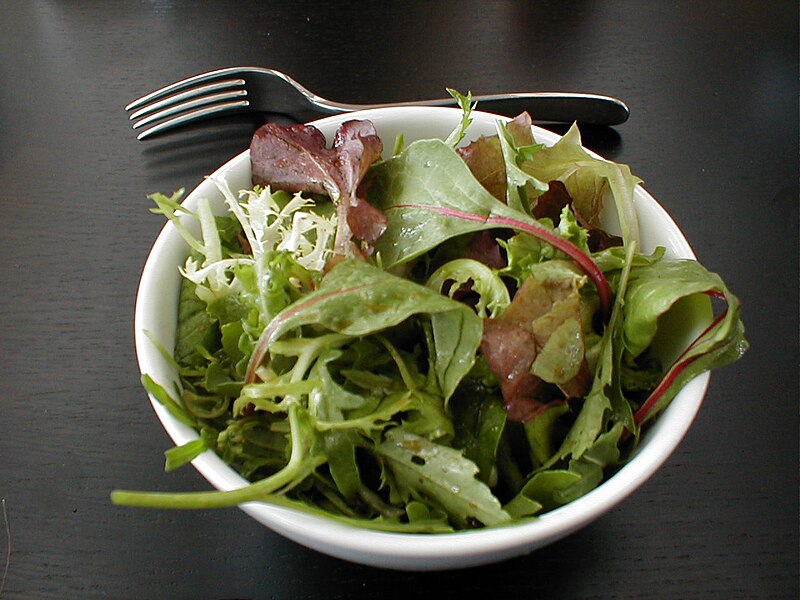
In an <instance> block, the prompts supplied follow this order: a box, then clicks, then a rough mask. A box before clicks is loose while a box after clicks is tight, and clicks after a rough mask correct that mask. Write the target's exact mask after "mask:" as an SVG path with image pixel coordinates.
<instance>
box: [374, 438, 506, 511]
mask: <svg viewBox="0 0 800 600" xmlns="http://www.w3.org/2000/svg"><path fill="white" fill-rule="evenodd" d="M376 452H377V453H378V454H379V455H380V456H382V457H383V458H385V459H386V460H387V461H388V462H389V464H390V465H391V468H392V471H393V472H394V474H395V476H396V477H398V478H399V479H401V480H402V482H403V484H404V485H405V486H407V487H408V488H409V489H413V490H416V491H418V492H420V493H422V494H423V495H426V496H430V497H431V498H433V499H435V500H436V501H437V502H439V503H440V504H441V505H442V506H444V507H445V508H446V509H447V510H448V512H449V513H450V514H451V515H453V517H454V518H455V519H456V520H457V521H459V522H460V523H461V524H462V525H463V524H467V523H468V522H469V520H470V519H471V518H472V519H477V520H478V521H480V522H481V523H483V524H484V525H487V526H492V525H500V524H503V523H507V522H509V521H510V520H511V517H510V516H509V515H508V513H506V512H505V511H504V510H503V509H502V507H501V506H500V502H499V501H498V500H497V498H496V497H495V496H494V495H493V494H492V493H491V491H490V490H489V488H488V487H487V486H486V485H485V484H484V483H483V482H481V481H480V480H478V479H476V478H475V475H476V473H477V472H478V467H477V466H476V465H475V463H473V462H472V461H471V460H468V459H466V458H464V457H463V456H462V455H461V453H460V452H459V451H458V450H455V449H453V448H450V447H448V446H442V445H440V444H436V443H433V442H431V441H429V440H427V439H425V438H423V437H420V436H417V435H414V434H411V433H408V432H405V431H403V429H402V428H395V429H391V430H389V431H387V432H386V439H385V441H384V442H383V443H382V444H381V445H379V446H378V447H377V448H376Z"/></svg>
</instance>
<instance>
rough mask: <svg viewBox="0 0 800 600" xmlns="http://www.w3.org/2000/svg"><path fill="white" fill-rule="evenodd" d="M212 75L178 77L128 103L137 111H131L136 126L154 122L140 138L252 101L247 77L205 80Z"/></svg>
mask: <svg viewBox="0 0 800 600" xmlns="http://www.w3.org/2000/svg"><path fill="white" fill-rule="evenodd" d="M208 75H209V74H204V75H199V76H196V77H190V78H188V79H184V80H182V81H178V82H176V83H173V84H170V85H168V86H165V87H163V88H161V89H159V90H156V91H154V92H151V93H149V94H147V95H145V96H142V97H141V98H139V99H137V100H134V101H133V102H131V103H130V104H128V106H126V107H125V110H133V111H134V112H132V113H131V115H130V120H131V121H133V122H134V123H133V129H140V128H142V127H146V126H148V125H152V127H150V128H149V129H146V130H145V131H143V132H141V133H140V134H139V135H138V136H137V138H138V139H140V140H142V139H145V138H147V137H149V136H152V135H155V134H156V133H158V132H160V131H164V130H166V129H172V128H174V127H177V126H179V125H183V124H186V123H190V122H192V121H195V120H199V119H203V118H205V117H208V116H211V115H214V114H217V113H221V112H225V111H232V110H242V109H246V108H247V107H248V106H249V105H250V103H249V101H248V100H247V90H246V89H245V87H244V86H245V80H244V79H241V78H235V79H225V80H222V81H214V82H212V83H203V82H205V81H208V79H209V77H208ZM198 84H200V85H198Z"/></svg>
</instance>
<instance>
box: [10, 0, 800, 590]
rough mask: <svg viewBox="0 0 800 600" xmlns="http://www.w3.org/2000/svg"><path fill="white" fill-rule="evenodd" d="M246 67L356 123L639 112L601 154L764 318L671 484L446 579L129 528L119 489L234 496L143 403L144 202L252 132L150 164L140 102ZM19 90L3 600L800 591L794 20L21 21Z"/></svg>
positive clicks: (503, 12) (58, 6)
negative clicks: (481, 112) (521, 108)
mask: <svg viewBox="0 0 800 600" xmlns="http://www.w3.org/2000/svg"><path fill="white" fill-rule="evenodd" d="M243 64H248V65H249V64H252V65H264V66H270V67H274V68H278V69H281V70H284V71H285V72H287V73H290V74H292V75H293V76H294V77H295V78H297V79H298V80H299V81H301V82H303V83H304V84H306V85H307V86H308V87H310V88H311V89H313V90H314V91H316V92H318V93H320V94H322V95H325V96H328V97H331V98H336V99H342V100H346V101H363V102H368V101H383V100H397V99H406V100H414V99H421V98H424V97H434V96H440V95H441V94H442V93H443V90H444V88H445V87H447V86H449V87H455V88H457V89H461V90H472V91H473V93H491V92H497V91H501V90H536V89H541V90H548V89H561V90H573V91H594V92H600V93H606V94H610V95H614V96H618V97H620V98H623V99H624V100H625V101H626V102H628V103H629V105H630V107H631V111H632V114H631V119H630V121H629V122H628V123H626V124H624V125H622V126H619V127H617V128H616V129H614V130H587V131H586V132H585V141H586V143H587V145H589V146H590V147H592V148H594V149H595V150H597V151H599V152H601V153H604V154H605V155H607V156H608V157H609V158H613V159H615V160H618V161H621V162H625V163H628V164H630V165H632V166H633V169H634V172H636V173H637V174H638V175H639V176H641V177H642V178H643V179H644V181H645V186H646V188H647V189H648V190H649V191H650V192H651V193H652V194H653V195H655V196H656V197H657V198H658V199H659V200H660V201H661V202H662V203H663V204H664V206H665V207H666V208H667V210H669V211H670V213H671V214H672V215H673V216H674V217H675V219H676V220H677V221H678V223H680V224H681V226H682V228H683V230H684V232H685V233H686V235H687V236H688V238H689V239H690V240H691V241H692V243H693V245H694V248H695V250H696V252H697V254H698V256H699V258H700V259H701V260H702V261H703V262H704V263H705V264H706V265H707V266H708V267H709V268H711V269H712V270H715V271H717V272H719V273H720V274H722V276H723V277H724V278H725V280H726V281H727V282H728V284H729V285H730V287H731V288H732V290H734V292H736V293H737V294H738V295H739V296H740V297H741V299H742V302H743V305H744V318H745V323H746V325H747V330H748V337H749V340H750V342H751V345H752V347H751V350H750V352H749V353H748V354H747V356H746V357H745V358H744V359H743V360H742V361H741V362H740V363H738V364H736V365H734V366H732V367H728V368H725V369H722V370H720V371H718V372H717V373H716V374H715V375H714V376H713V377H712V382H711V388H710V391H709V394H708V396H707V399H706V402H705V404H704V407H703V409H702V410H701V412H700V415H699V417H698V418H697V421H696V423H695V425H694V428H693V429H692V431H691V432H690V433H689V435H688V436H687V437H686V439H685V440H684V442H683V444H682V445H681V446H680V448H679V450H678V451H677V452H676V453H675V454H674V455H673V456H672V458H671V459H670V460H669V462H668V463H667V464H666V466H665V467H664V468H663V469H662V470H660V471H659V473H658V474H657V475H656V476H655V477H653V478H652V479H651V480H650V481H649V482H648V483H647V484H646V485H644V487H642V488H641V489H640V490H639V491H638V492H637V493H635V494H634V495H633V496H632V497H631V498H630V499H628V500H627V501H625V502H624V503H623V504H622V505H621V506H619V507H618V508H617V509H615V510H613V511H612V512H610V513H609V514H607V515H606V516H604V517H603V518H601V519H600V520H599V521H597V522H595V523H594V524H592V525H591V526H589V527H587V528H585V529H584V530H582V531H580V532H579V533H576V534H575V535H572V536H571V537H569V538H567V539H565V540H563V541H561V542H558V543H556V544H553V545H552V546H549V547H547V548H545V549H543V550H540V551H537V552H534V553H533V554H530V555H528V556H526V557H523V558H518V559H514V560H510V561H507V562H504V563H501V564H497V565H493V566H488V567H482V568H473V569H469V570H460V571H450V572H441V573H425V574H418V573H404V572H392V571H382V570H378V569H373V568H367V567H363V566H359V565H354V564H349V563H346V562H342V561H339V560H336V559H333V558H329V557H326V556H323V555H319V554H317V553H315V552H313V551H311V550H308V549H305V548H303V547H301V546H298V545H296V544H294V543H293V542H290V541H287V540H285V539H283V538H281V537H280V536H278V535H276V534H274V533H272V532H271V531H269V530H267V529H266V528H264V527H262V526H260V525H258V524H256V523H255V522H254V521H252V520H251V519H250V518H248V517H247V516H245V515H244V514H243V513H242V512H240V511H238V510H236V509H230V510H219V511H214V512H169V511H155V510H153V511H147V510H134V509H127V508H118V507H115V506H112V505H111V503H110V502H109V492H110V491H111V490H112V489H113V488H116V487H126V488H139V489H152V488H153V487H160V488H162V489H164V488H169V489H175V490H190V489H204V488H206V487H208V486H207V484H206V482H205V481H204V480H203V479H202V478H201V477H200V476H199V475H198V474H197V473H196V472H194V471H193V470H192V469H191V468H186V469H183V470H180V471H178V472H175V473H172V474H168V475H165V474H164V473H163V470H162V467H163V455H162V453H163V451H164V450H165V449H166V448H168V447H169V446H170V443H169V440H168V438H167V436H166V435H165V433H164V432H163V430H162V428H161V426H160V424H159V423H158V421H157V420H156V418H155V416H154V414H153V413H152V411H151V408H150V406H149V404H148V402H147V399H146V396H145V394H144V392H143V391H142V389H141V388H140V386H139V382H138V378H139V373H138V371H137V366H136V361H135V356H134V349H133V339H132V333H133V327H132V316H133V305H134V297H135V293H136V286H137V281H138V277H139V273H140V270H141V267H142V265H143V262H144V260H145V257H146V255H147V253H148V250H149V248H150V245H151V243H152V242H153V240H154V239H155V236H156V235H157V233H158V231H159V230H160V228H161V226H162V220H161V219H160V218H159V217H156V216H153V215H151V214H150V213H149V212H148V208H149V207H150V204H149V201H148V200H146V198H145V196H146V194H148V193H150V192H154V191H164V192H171V191H172V190H174V189H176V188H178V187H181V186H186V187H187V188H191V187H193V186H195V185H196V184H197V183H198V182H200V181H201V179H202V177H203V176H204V175H206V174H208V173H210V172H211V171H212V170H213V169H214V168H215V167H216V166H218V165H220V164H221V163H223V162H224V161H225V160H226V159H227V158H229V157H231V156H232V155H234V154H236V153H238V152H239V151H241V150H242V149H244V148H245V147H246V146H247V143H248V140H249V136H250V135H251V133H252V131H253V127H254V122H253V120H252V119H247V118H243V119H234V118H231V119H226V120H222V121H219V122H216V123H214V124H212V125H208V126H206V127H203V128H200V129H198V130H195V131H192V132H189V133H186V134H180V135H174V136H170V137H169V138H164V139H163V140H162V141H156V142H151V143H142V142H138V141H136V139H135V136H134V134H133V132H132V131H131V130H130V129H129V126H128V123H127V116H126V114H125V113H124V111H123V107H124V105H125V104H126V103H127V102H128V101H129V100H131V99H133V98H134V97H137V96H138V95H140V94H142V93H143V92H145V91H148V90H150V89H153V88H155V87H157V86H160V85H162V84H164V83H167V82H169V81H172V80H173V79H176V78H179V77H183V76H187V75H190V74H194V73H197V72H201V71H205V70H208V69H212V68H218V67H224V66H230V65H243ZM0 77H1V78H2V84H1V85H0V202H1V203H2V204H1V205H0V208H1V210H0V231H2V254H1V255H0V282H2V293H0V319H2V320H1V321H0V325H1V326H2V330H1V331H2V333H1V334H0V365H2V375H1V376H0V498H1V499H2V504H3V512H4V513H5V514H2V513H0V516H4V517H7V518H6V519H3V520H0V576H2V574H3V572H4V566H5V562H6V561H5V558H6V556H7V551H6V549H7V548H8V546H9V540H8V538H7V536H6V527H5V523H6V522H7V524H8V529H9V531H10V548H11V549H10V556H9V562H8V569H7V574H6V575H5V579H4V580H2V581H1V582H0V588H2V592H0V597H2V598H3V599H4V600H5V598H8V599H16V598H37V599H38V598H81V599H86V598H136V599H139V598H141V599H145V598H146V599H160V598H164V599H180V598H326V599H334V598H362V597H363V598H392V597H402V598H408V597H423V598H424V597H429V596H430V597H437V598H449V597H465V596H466V594H468V593H469V594H471V596H472V595H474V596H475V597H479V598H514V597H519V598H539V597H541V598H570V599H579V598H682V599H685V598H697V599H704V600H705V599H708V598H797V597H798V344H797V341H798V340H797V335H798V269H797V267H798V79H797V77H798V6H797V2H793V1H785V2H783V1H775V0H773V1H768V2H750V1H728V0H719V1H689V0H685V1H670V2H644V1H641V2H639V1H635V0H630V1H615V2H589V1H584V2H579V1H564V2H557V1H536V2H533V1H531V2H416V1H414V2H396V3H387V2H382V3H378V2H374V3H363V4H359V3H356V2H344V1H343V2H324V3H323V2H314V1H310V0H309V1H289V0H286V1H271V2H255V1H252V2H218V3H211V2H179V1H169V0H152V1H143V0H140V1H128V2H118V1H114V2H106V1H99V0H97V1H85V2H58V1H45V0H41V1H27V2H26V1H12V0H8V1H4V2H2V3H0ZM534 116H535V115H534ZM471 596H470V597H471Z"/></svg>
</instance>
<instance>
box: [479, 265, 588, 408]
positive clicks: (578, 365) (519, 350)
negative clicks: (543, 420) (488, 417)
mask: <svg viewBox="0 0 800 600" xmlns="http://www.w3.org/2000/svg"><path fill="white" fill-rule="evenodd" d="M577 282H578V278H576V277H574V276H570V277H568V278H563V279H547V280H543V281H540V280H539V279H537V278H536V277H529V278H528V279H527V280H526V281H525V283H524V284H523V285H522V287H521V288H520V289H519V290H518V291H517V293H516V295H515V296H514V299H513V300H512V301H511V304H509V306H508V308H507V309H506V310H505V311H504V312H503V313H502V314H501V315H500V316H499V317H497V318H496V319H487V320H486V321H485V323H484V334H483V339H482V340H481V352H482V353H483V356H484V357H485V359H486V362H487V364H488V365H489V368H490V370H491V371H492V372H493V373H494V374H495V376H497V378H498V380H499V381H500V389H501V390H502V393H503V399H504V405H505V408H506V411H507V412H508V415H509V418H510V419H512V420H515V421H522V422H527V421H530V420H531V419H533V418H534V417H536V416H538V415H540V414H542V413H543V412H544V411H546V410H547V409H548V408H550V407H552V406H555V405H558V404H562V403H563V402H564V401H565V400H566V398H570V397H581V396H583V395H584V394H585V393H586V391H587V390H588V385H589V380H590V379H591V377H590V374H589V371H588V367H587V365H586V360H585V357H584V346H585V344H584V339H583V331H582V328H581V325H580V324H581V306H580V294H579V291H578V287H577ZM547 383H549V384H553V385H555V386H557V387H558V388H559V389H560V390H561V393H562V396H561V397H556V398H554V397H553V388H552V386H548V385H546V384H547Z"/></svg>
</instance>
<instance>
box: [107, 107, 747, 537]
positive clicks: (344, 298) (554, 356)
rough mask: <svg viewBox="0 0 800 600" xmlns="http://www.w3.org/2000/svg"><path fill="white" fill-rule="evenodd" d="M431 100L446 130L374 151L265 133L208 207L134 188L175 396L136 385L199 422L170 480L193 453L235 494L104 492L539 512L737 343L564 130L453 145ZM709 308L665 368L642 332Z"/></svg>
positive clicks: (365, 144) (527, 122)
mask: <svg viewBox="0 0 800 600" xmlns="http://www.w3.org/2000/svg"><path fill="white" fill-rule="evenodd" d="M451 93H452V94H453V95H454V97H456V99H457V100H458V101H459V104H460V106H461V109H462V119H461V122H460V124H459V125H458V126H457V127H456V129H455V130H454V131H453V132H452V133H451V134H450V136H449V137H448V138H447V139H444V140H440V139H424V140H419V141H415V142H413V143H410V144H405V142H404V140H403V138H402V136H401V137H399V138H398V139H397V140H395V141H394V147H393V149H392V150H391V152H385V148H384V140H381V139H380V137H379V136H378V135H377V133H376V131H375V128H374V126H373V125H372V123H370V122H369V121H364V120H351V121H347V122H345V123H343V124H342V125H341V127H340V128H339V130H338V131H337V132H336V135H335V136H334V139H333V140H332V143H331V144H330V145H328V143H327V140H326V139H325V137H324V136H323V135H322V133H321V132H320V131H319V130H317V129H316V128H315V127H313V126H311V125H293V126H280V125H276V124H271V123H268V124H266V125H264V126H263V127H261V128H260V129H259V130H257V131H256V133H255V134H254V136H253V139H252V142H251V146H250V161H251V166H252V187H251V188H250V189H244V190H232V189H230V187H229V186H228V183H227V182H226V181H225V180H224V179H218V180H214V183H215V184H216V185H217V187H218V188H219V191H220V193H221V195H222V196H223V198H224V204H225V207H226V212H225V214H216V213H215V212H214V211H213V210H212V206H211V203H210V202H209V201H207V200H206V201H204V200H201V201H200V202H198V204H197V206H196V209H195V210H191V211H190V210H189V209H188V208H186V207H185V206H183V205H181V203H180V202H181V198H182V194H183V191H182V190H180V191H178V192H176V193H174V194H172V195H164V194H153V195H151V198H152V200H153V201H154V202H155V205H156V206H155V208H154V209H152V210H153V212H155V213H157V214H161V215H164V216H165V217H166V218H167V219H169V220H170V221H171V222H172V223H173V224H174V225H175V227H176V228H177V230H178V231H179V232H180V234H181V235H182V236H183V237H184V239H185V240H186V243H187V244H188V247H189V256H188V258H187V259H186V262H185V265H184V266H183V268H182V269H181V272H182V275H183V278H182V286H181V291H180V298H179V300H178V302H179V306H178V326H177V334H176V343H175V347H174V348H163V347H160V348H159V350H160V351H161V352H162V354H163V355H164V356H165V357H166V358H167V360H169V361H170V363H171V364H173V366H174V368H175V369H176V371H177V372H178V374H179V377H180V385H179V386H175V387H174V389H173V387H171V386H165V385H162V384H161V383H159V382H156V381H155V380H153V379H152V378H151V377H150V376H149V375H148V374H146V373H145V374H143V376H142V382H143V384H144V386H145V388H146V389H147V390H148V392H149V393H150V394H151V395H152V396H153V397H154V398H156V399H157V400H158V401H159V402H160V403H161V404H163V405H164V406H165V407H166V409H167V410H169V411H170V413H171V414H172V415H173V416H174V417H175V418H177V419H178V420H180V421H181V422H183V423H185V424H187V425H189V426H191V427H193V428H194V429H196V430H197V432H198V434H199V436H198V438H197V439H195V440H192V441H190V442H189V443H187V444H184V445H182V446H179V447H175V448H172V449H170V450H168V451H167V452H166V469H167V470H172V469H175V468H178V467H180V466H182V465H184V464H186V463H188V462H190V461H191V460H193V459H194V458H196V457H197V456H199V455H200V454H201V453H203V452H206V451H213V452H216V453H217V454H218V455H219V456H220V457H221V458H222V459H223V460H224V461H225V462H226V463H228V464H229V465H231V466H232V467H233V468H234V469H235V470H236V471H238V472H239V473H241V474H242V475H243V476H244V477H245V478H246V479H248V480H249V481H250V482H251V483H250V484H249V485H247V486H245V487H242V488H240V489H236V490H232V491H208V492H189V493H159V492H139V491H125V490H117V491H114V492H113V493H112V500H113V501H114V502H115V503H118V504H122V505H131V506H151V507H167V508H209V507H223V506H234V505H238V504H241V503H243V502H250V501H262V502H268V503H274V504H278V505H282V506H290V507H293V508H296V509H299V510H302V511H306V512H311V513H314V514H321V515H326V516H328V517H330V518H334V519H337V520H340V521H343V522H346V523H350V524H354V525H357V526H360V527H366V528H373V529H380V530H385V531H401V532H420V533H438V532H449V531H456V530H465V529H473V528H480V527H494V526H502V525H505V524H509V523H513V522H516V521H519V520H522V519H529V518H536V517H537V516H538V515H541V514H542V513H544V512H546V511H549V510H552V509H554V508H557V507H559V506H562V505H564V504H566V503H568V502H570V501H572V500H574V499H576V498H578V497H580V496H582V495H584V494H586V493H587V492H589V491H590V490H592V489H593V488H595V487H596V486H597V485H599V484H600V483H601V482H602V481H604V480H605V479H606V478H607V477H609V476H610V475H611V474H612V473H613V472H614V470H615V469H618V468H619V467H620V466H621V465H623V464H624V463H625V461H626V460H627V459H628V457H629V456H630V454H631V452H632V451H633V450H634V449H635V447H636V445H637V443H638V441H639V437H640V434H641V432H642V430H643V428H646V427H647V426H648V423H650V422H651V421H652V420H653V419H654V418H656V417H657V415H658V414H659V413H660V412H661V411H662V410H663V409H664V408H665V407H666V406H667V404H668V403H669V402H670V400H671V399H672V398H673V397H674V396H675V394H676V393H677V392H678V391H679V390H680V388H681V387H682V385H683V384H685V383H686V382H688V381H689V380H690V379H692V378H693V377H695V376H696V375H698V374H699V373H701V372H703V371H706V370H708V369H711V368H713V367H717V366H721V365H724V364H727V363H730V362H733V361H735V360H736V359H738V358H739V357H740V356H741V355H742V354H743V353H744V352H745V350H746V348H747V342H746V340H745V337H744V328H743V325H742V322H741V320H740V318H739V302H738V300H737V298H736V297H735V296H734V295H733V294H732V293H731V292H730V291H729V290H728V289H727V287H726V286H725V284H724V283H723V281H722V280H721V279H720V277H719V276H718V275H716V274H714V273H711V272H709V271H707V270H706V269H705V268H704V267H703V266H702V265H700V264H699V263H698V262H696V261H693V260H688V259H671V258H667V257H666V256H665V251H664V249H663V248H659V249H656V250H655V251H654V252H652V253H650V254H645V253H642V252H640V250H639V246H640V241H639V233H638V223H637V213H636V210H635V208H634V203H633V191H634V188H635V186H636V185H638V184H639V183H640V180H639V179H638V178H637V177H635V176H634V175H633V174H632V173H631V171H630V169H629V168H628V167H627V166H625V165H621V164H618V163H614V162H610V161H607V160H603V159H600V158H597V157H595V156H593V155H591V154H589V153H587V152H586V151H585V150H584V149H583V148H582V146H581V139H580V133H579V131H578V128H577V126H575V125H573V127H572V128H571V129H570V130H569V131H568V133H567V134H566V135H565V136H563V138H561V139H560V140H559V141H558V142H557V143H555V144H554V145H552V146H549V147H546V146H544V145H542V144H538V143H536V140H535V139H534V137H533V133H532V131H533V130H532V123H531V119H530V117H529V116H528V115H527V114H526V113H523V114H521V115H519V116H518V117H516V118H515V119H513V120H510V121H505V120H499V121H498V122H497V124H496V127H497V133H496V135H492V136H484V137H480V138H478V139H476V140H474V141H471V142H469V143H467V142H466V141H465V137H466V135H467V133H468V130H469V126H470V123H471V112H472V110H473V109H474V104H473V103H472V100H471V97H470V96H469V95H467V96H463V95H461V94H458V93H457V92H451ZM384 156H388V158H384ZM212 179H213V178H212ZM609 210H610V212H611V213H612V214H613V215H614V217H615V221H616V222H617V224H618V227H615V229H618V231H616V232H610V231H607V230H606V229H604V227H603V226H602V223H601V215H605V214H608V212H609ZM187 219H196V221H197V222H198V223H199V231H200V234H199V235H195V234H193V233H192V232H191V231H190V229H189V228H188V227H186V220H187ZM709 299H711V300H713V304H714V306H716V307H717V310H716V313H717V314H716V315H715V316H714V318H713V320H712V322H711V324H710V325H709V326H708V327H707V328H706V329H705V330H704V331H703V332H702V333H700V335H699V336H698V337H697V338H696V339H694V340H693V341H692V342H691V343H690V344H689V345H688V346H687V347H686V348H685V349H683V350H682V351H681V352H680V353H678V354H677V358H676V357H674V356H671V357H668V358H666V357H665V355H664V353H663V352H660V351H659V349H658V342H657V340H658V339H659V331H660V326H661V325H663V323H664V322H665V320H667V319H668V318H669V315H670V313H671V312H672V311H675V310H676V309H679V308H680V307H685V306H687V305H690V304H692V303H700V304H701V305H704V306H707V305H708V304H709V302H711V300H709ZM153 343H154V344H156V345H158V342H157V341H155V340H153Z"/></svg>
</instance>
